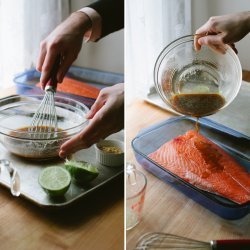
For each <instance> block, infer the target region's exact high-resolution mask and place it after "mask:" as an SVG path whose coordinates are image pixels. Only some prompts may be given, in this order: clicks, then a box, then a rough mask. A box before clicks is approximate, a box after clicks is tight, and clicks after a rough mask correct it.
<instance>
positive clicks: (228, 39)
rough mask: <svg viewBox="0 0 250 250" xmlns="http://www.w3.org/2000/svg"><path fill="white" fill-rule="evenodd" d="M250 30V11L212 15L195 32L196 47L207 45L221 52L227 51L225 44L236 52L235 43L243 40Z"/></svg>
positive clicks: (198, 48)
mask: <svg viewBox="0 0 250 250" xmlns="http://www.w3.org/2000/svg"><path fill="white" fill-rule="evenodd" d="M249 31H250V12H241V13H236V14H230V15H224V16H215V17H211V18H210V19H209V20H208V21H207V22H206V23H205V24H204V25H203V26H201V27H200V28H199V29H198V30H196V32H195V39H194V40H195V41H194V45H195V49H196V50H197V51H198V50H200V49H201V46H202V45H207V46H209V47H211V48H212V49H214V50H216V51H217V52H220V53H223V54H224V53H225V52H226V48H225V44H228V45H230V46H231V47H232V48H233V49H234V50H235V52H236V53H237V50H236V49H235V46H234V43H235V42H238V41H239V40H241V39H242V38H243V37H244V36H246V35H247V34H248V33H249Z"/></svg>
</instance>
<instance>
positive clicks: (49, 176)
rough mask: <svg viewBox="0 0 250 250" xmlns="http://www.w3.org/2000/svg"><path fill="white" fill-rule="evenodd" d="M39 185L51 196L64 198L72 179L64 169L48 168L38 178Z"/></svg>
mask: <svg viewBox="0 0 250 250" xmlns="http://www.w3.org/2000/svg"><path fill="white" fill-rule="evenodd" d="M38 181H39V184H40V185H41V187H42V188H43V189H44V190H45V192H46V193H48V194H49V195H51V196H63V195H64V194H65V193H66V192H67V190H68V189H69V186H70V182H71V177H70V174H69V172H68V171H67V170H66V169H64V168H63V167H57V166H53V167H47V168H44V169H43V170H42V172H41V173H40V175H39V178H38Z"/></svg>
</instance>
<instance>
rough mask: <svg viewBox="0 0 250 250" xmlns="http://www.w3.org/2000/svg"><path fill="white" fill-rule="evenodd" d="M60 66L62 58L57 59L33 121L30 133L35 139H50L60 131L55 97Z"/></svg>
mask: <svg viewBox="0 0 250 250" xmlns="http://www.w3.org/2000/svg"><path fill="white" fill-rule="evenodd" d="M59 64H60V57H57V59H56V62H55V64H54V67H53V68H52V71H51V78H50V80H49V81H48V83H47V84H46V87H45V95H44V97H43V100H42V102H41V103H40V105H39V107H38V109H37V111H36V113H35V114H34V116H33V118H32V120H31V125H30V128H29V132H30V135H31V137H32V138H34V139H49V138H51V137H53V135H54V134H55V133H56V131H57V129H58V126H57V114H56V107H55V101H54V95H55V93H56V88H57V79H56V74H57V70H58V68H59Z"/></svg>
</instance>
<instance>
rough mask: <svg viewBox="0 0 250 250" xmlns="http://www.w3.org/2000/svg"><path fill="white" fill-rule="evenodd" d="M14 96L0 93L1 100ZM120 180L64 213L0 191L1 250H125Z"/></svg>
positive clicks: (121, 182)
mask: <svg viewBox="0 0 250 250" xmlns="http://www.w3.org/2000/svg"><path fill="white" fill-rule="evenodd" d="M11 94H15V89H14V88H11V89H6V90H1V94H0V97H4V96H7V95H11ZM123 186H124V181H123V176H121V177H119V178H117V179H116V180H115V181H113V182H111V183H109V184H107V185H105V186H104V187H103V188H101V189H100V190H98V191H95V192H94V193H92V194H90V195H88V196H86V197H85V198H84V199H82V200H81V201H79V202H78V203H76V204H75V205H73V206H72V207H70V208H67V209H64V210H54V211H49V210H44V209H42V208H39V207H37V206H35V205H33V204H32V203H31V202H29V201H27V200H25V199H23V198H20V197H19V198H18V197H13V196H11V194H10V191H9V190H7V189H5V188H4V187H2V186H1V187H0V221H1V224H0V242H1V243H0V249H3V250H34V249H38V250H39V249H41V250H43V249H58V250H59V249H60V250H61V249H74V250H77V249H79V250H80V249H88V250H97V249H102V250H106V249H107V250H110V249H123V247H124V201H123V197H124V187H123Z"/></svg>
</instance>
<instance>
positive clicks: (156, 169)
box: [132, 117, 250, 220]
mask: <svg viewBox="0 0 250 250" xmlns="http://www.w3.org/2000/svg"><path fill="white" fill-rule="evenodd" d="M195 122H196V120H195V119H192V118H189V117H178V118H171V119H168V120H166V121H163V122H161V123H159V124H156V125H154V126H151V127H148V128H146V129H143V130H142V131H140V132H139V134H138V135H137V136H136V137H135V138H134V139H133V141H132V147H133V150H134V153H135V157H136V159H137V161H138V162H139V163H140V164H141V165H142V167H144V168H145V169H146V170H147V171H149V172H151V173H152V174H154V175H155V176H157V177H158V178H160V179H161V180H163V181H164V182H167V183H169V184H171V185H172V186H173V187H175V188H176V189H177V190H179V191H181V192H182V193H184V194H185V195H187V196H188V197H190V198H191V199H193V200H194V201H196V202H197V203H199V204H200V205H202V206H204V207H205V208H207V209H209V210H210V211H212V212H213V213H215V214H217V215H219V216H220V217H222V218H224V219H229V220H234V219H240V218H242V217H244V216H246V215H247V214H248V213H249V212H250V203H247V204H243V205H239V204H236V203H234V202H232V201H230V200H227V199H225V198H223V197H220V196H218V195H216V194H212V193H209V192H206V191H203V190H200V189H199V188H196V187H195V186H193V185H191V184H190V183H188V182H186V181H184V180H182V179H181V178H179V177H178V176H176V175H175V174H173V173H172V172H170V171H168V170H167V169H165V168H163V167H161V166H160V165H158V164H156V163H155V162H153V161H152V160H151V159H149V158H148V157H147V155H148V154H150V153H152V152H154V151H155V150H156V149H158V148H159V147H160V146H161V145H163V144H164V143H165V142H167V141H169V140H171V139H173V138H174V137H176V136H178V135H181V134H184V133H185V132H186V131H188V130H190V129H194V126H195ZM199 123H200V132H201V133H202V134H203V135H204V136H206V137H207V138H209V139H210V140H212V141H213V142H214V143H216V144H218V145H219V146H220V147H222V148H223V149H224V150H225V151H227V152H228V153H229V154H230V155H232V156H233V157H234V158H235V159H236V161H238V162H239V164H240V165H241V166H242V167H244V168H246V169H247V171H248V172H250V137H248V136H246V135H243V134H241V133H239V132H237V131H235V130H232V129H230V128H227V127H225V126H223V125H220V124H218V123H215V122H213V121H211V120H209V119H207V118H202V119H200V122H199Z"/></svg>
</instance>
